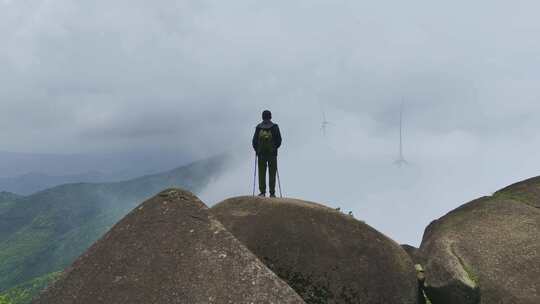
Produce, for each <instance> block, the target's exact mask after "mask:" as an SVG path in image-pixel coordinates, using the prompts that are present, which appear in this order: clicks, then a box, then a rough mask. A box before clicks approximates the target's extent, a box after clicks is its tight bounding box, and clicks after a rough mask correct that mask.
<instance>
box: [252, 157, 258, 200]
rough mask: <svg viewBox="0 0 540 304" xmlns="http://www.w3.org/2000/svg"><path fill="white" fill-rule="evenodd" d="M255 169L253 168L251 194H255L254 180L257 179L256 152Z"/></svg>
mask: <svg viewBox="0 0 540 304" xmlns="http://www.w3.org/2000/svg"><path fill="white" fill-rule="evenodd" d="M254 167H255V170H253V196H255V181H256V180H257V153H255V166H254Z"/></svg>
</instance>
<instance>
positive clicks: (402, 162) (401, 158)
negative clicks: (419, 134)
mask: <svg viewBox="0 0 540 304" xmlns="http://www.w3.org/2000/svg"><path fill="white" fill-rule="evenodd" d="M394 164H396V165H398V166H399V167H401V166H403V165H408V164H409V162H407V161H406V160H405V157H404V156H403V101H401V106H400V109H399V158H398V160H396V161H395V162H394Z"/></svg>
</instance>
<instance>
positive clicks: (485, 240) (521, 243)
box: [419, 178, 540, 304]
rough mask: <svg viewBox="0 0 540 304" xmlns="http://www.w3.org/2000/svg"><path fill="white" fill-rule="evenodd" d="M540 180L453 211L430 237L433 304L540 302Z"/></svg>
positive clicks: (426, 249) (428, 285)
mask: <svg viewBox="0 0 540 304" xmlns="http://www.w3.org/2000/svg"><path fill="white" fill-rule="evenodd" d="M539 208H540V179H539V178H534V179H530V180H526V181H523V182H520V183H517V184H515V185H512V186H509V187H507V188H505V189H503V190H501V191H499V192H496V193H495V194H494V195H493V196H490V197H483V198H480V199H477V200H475V201H472V202H470V203H467V204H465V205H463V206H461V207H459V208H457V209H456V210H453V211H451V212H450V213H448V214H447V215H445V216H443V217H442V218H440V219H438V220H436V221H434V222H432V223H431V224H430V225H429V226H428V227H427V228H426V231H425V233H424V237H423V240H422V244H421V246H420V250H419V255H420V256H421V257H422V258H423V259H425V263H424V268H425V276H426V280H425V291H426V293H427V295H428V296H429V298H430V299H431V301H432V302H433V304H469V303H471V304H473V303H481V304H493V303H508V304H514V303H519V304H537V303H540V209H539Z"/></svg>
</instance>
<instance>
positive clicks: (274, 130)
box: [252, 120, 281, 156]
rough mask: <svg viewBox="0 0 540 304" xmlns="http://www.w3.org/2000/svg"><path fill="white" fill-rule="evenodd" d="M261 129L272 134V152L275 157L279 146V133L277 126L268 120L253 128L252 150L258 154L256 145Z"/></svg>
mask: <svg viewBox="0 0 540 304" xmlns="http://www.w3.org/2000/svg"><path fill="white" fill-rule="evenodd" d="M262 129H270V132H272V139H273V140H274V147H275V148H276V149H275V150H274V151H275V152H274V155H275V156H277V153H278V149H279V147H280V146H281V133H280V132H279V126H278V125H277V124H275V123H273V122H272V121H270V120H264V121H263V122H261V123H260V124H258V125H257V127H256V128H255V134H253V140H252V145H253V149H254V150H255V152H256V153H258V148H257V145H258V143H259V132H260V131H261V130H262Z"/></svg>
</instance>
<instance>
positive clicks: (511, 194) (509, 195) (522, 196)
mask: <svg viewBox="0 0 540 304" xmlns="http://www.w3.org/2000/svg"><path fill="white" fill-rule="evenodd" d="M493 197H494V198H498V199H506V200H514V201H518V202H521V203H524V204H527V205H533V202H534V201H535V197H534V195H533V194H531V193H528V192H524V191H517V190H505V191H499V192H495V193H494V194H493Z"/></svg>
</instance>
